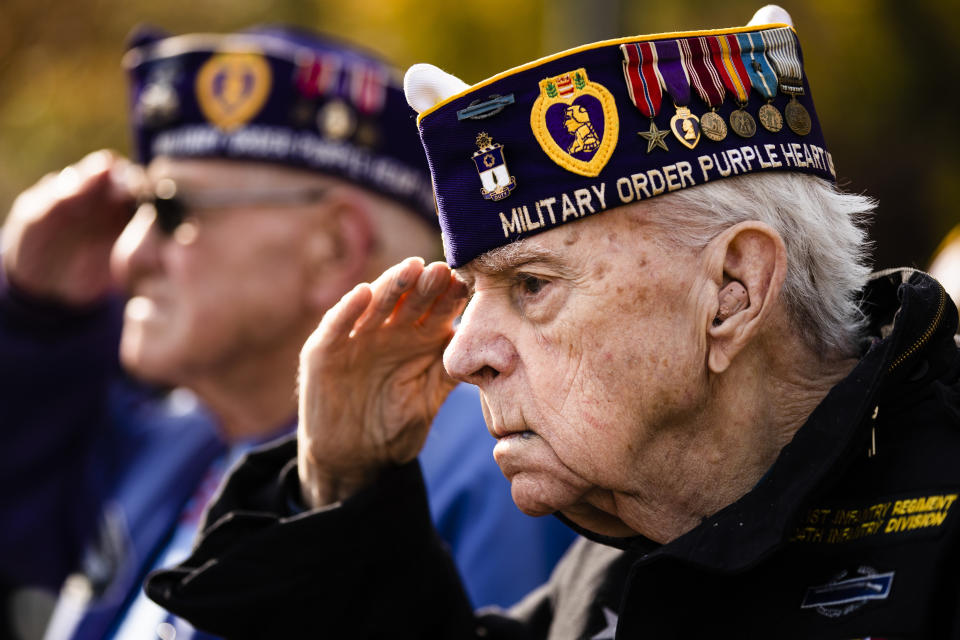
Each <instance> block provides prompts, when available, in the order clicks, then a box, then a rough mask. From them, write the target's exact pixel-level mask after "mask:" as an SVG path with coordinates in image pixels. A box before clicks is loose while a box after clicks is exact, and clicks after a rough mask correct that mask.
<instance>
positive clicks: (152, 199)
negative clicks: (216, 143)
mask: <svg viewBox="0 0 960 640" xmlns="http://www.w3.org/2000/svg"><path fill="white" fill-rule="evenodd" d="M328 190H329V189H328V188H319V187H310V188H301V189H260V190H257V191H246V192H245V191H243V190H242V189H214V190H204V191H197V192H195V193H192V194H190V195H189V196H184V195H181V194H180V193H178V187H177V183H176V182H174V181H173V180H172V179H170V178H163V179H161V180H158V181H157V183H156V185H154V187H153V189H152V190H150V191H145V192H143V193H141V194H140V196H139V197H138V198H137V201H136V205H135V209H134V211H136V210H137V209H139V208H140V207H142V206H145V205H146V206H151V207H153V210H154V211H155V212H156V224H157V228H158V229H159V230H160V231H161V232H163V233H164V234H165V235H168V236H170V235H173V232H174V231H176V230H177V227H179V226H180V225H182V224H183V223H184V221H186V219H187V218H188V217H189V214H190V213H191V212H194V211H200V210H203V209H227V208H231V207H275V206H293V205H300V204H309V203H311V202H317V201H319V200H322V199H323V197H324V196H325V195H326V193H327V191H328Z"/></svg>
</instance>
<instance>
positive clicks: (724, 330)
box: [705, 221, 787, 373]
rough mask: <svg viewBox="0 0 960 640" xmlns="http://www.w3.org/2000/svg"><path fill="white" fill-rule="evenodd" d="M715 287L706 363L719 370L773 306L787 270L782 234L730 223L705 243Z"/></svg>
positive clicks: (749, 224)
mask: <svg viewBox="0 0 960 640" xmlns="http://www.w3.org/2000/svg"><path fill="white" fill-rule="evenodd" d="M707 252H708V264H709V265H710V266H709V267H708V268H709V269H710V270H711V273H710V278H711V280H712V283H713V286H714V287H715V289H714V293H713V294H711V296H710V298H709V311H710V312H711V313H709V314H707V316H708V319H707V326H706V327H705V330H706V334H707V366H708V367H709V368H710V371H712V372H713V373H722V372H724V371H726V370H727V368H729V366H730V363H731V362H732V361H733V359H734V358H735V357H736V356H737V354H739V353H740V352H741V351H742V350H743V349H744V347H746V346H747V345H748V344H749V343H750V341H751V340H753V338H754V337H756V336H757V335H758V333H759V332H760V330H761V328H762V327H763V326H764V323H765V322H766V321H767V320H768V319H769V318H770V316H771V314H772V312H773V310H774V309H775V308H776V307H777V305H778V298H779V296H780V290H781V289H782V288H783V281H784V279H785V278H786V275H787V249H786V246H784V244H783V238H781V237H780V234H779V233H777V232H776V231H775V230H774V229H773V228H772V227H770V226H769V225H767V224H764V223H762V222H757V221H749V222H741V223H740V224H737V225H734V226H732V227H730V228H729V229H727V230H726V231H724V232H723V233H721V234H720V235H719V236H717V237H716V238H714V239H713V240H712V241H711V242H710V244H709V245H708V246H707Z"/></svg>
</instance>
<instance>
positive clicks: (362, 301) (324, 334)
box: [303, 282, 373, 353]
mask: <svg viewBox="0 0 960 640" xmlns="http://www.w3.org/2000/svg"><path fill="white" fill-rule="evenodd" d="M372 298H373V292H372V291H371V290H370V285H369V284H367V283H366V282H362V283H360V284H358V285H357V286H355V287H354V288H353V289H352V290H351V291H350V292H349V293H347V294H346V295H345V296H343V297H342V298H341V299H340V301H339V302H337V304H335V305H333V307H331V308H330V309H329V310H328V311H327V313H325V314H324V316H323V320H322V321H321V322H320V326H319V327H318V329H317V330H316V331H315V332H314V333H313V335H311V336H310V339H309V340H307V343H306V344H305V345H304V349H303V350H304V353H308V352H310V351H312V350H313V349H315V348H316V349H327V348H329V347H331V346H332V345H335V344H337V343H342V342H343V341H344V340H346V339H347V338H349V336H350V332H351V331H353V327H354V325H355V324H356V322H357V320H358V319H359V318H360V316H362V315H363V312H364V311H366V310H367V307H368V306H369V304H370V300H371V299H372Z"/></svg>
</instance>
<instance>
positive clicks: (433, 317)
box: [420, 264, 467, 333]
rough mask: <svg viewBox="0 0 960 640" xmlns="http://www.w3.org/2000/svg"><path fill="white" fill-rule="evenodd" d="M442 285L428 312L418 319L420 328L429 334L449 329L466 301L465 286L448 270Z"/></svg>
mask: <svg viewBox="0 0 960 640" xmlns="http://www.w3.org/2000/svg"><path fill="white" fill-rule="evenodd" d="M431 266H432V265H431ZM443 266H444V267H446V266H447V265H446V264H443ZM443 285H444V286H445V288H444V289H443V290H442V292H441V293H440V294H439V295H438V296H437V297H436V298H435V299H434V301H433V306H432V307H431V308H430V312H429V313H428V314H427V315H425V316H423V317H421V318H420V324H421V326H422V327H423V328H424V329H425V330H426V331H427V332H429V333H432V332H434V331H436V330H438V329H442V328H449V327H450V326H451V322H452V321H453V319H454V318H455V317H456V316H458V315H460V313H461V312H462V311H463V306H464V304H465V303H466V300H467V285H465V284H464V283H463V281H462V280H460V279H459V278H457V277H456V276H455V275H453V274H452V273H451V272H450V270H449V268H447V269H446V272H445V278H444V281H443Z"/></svg>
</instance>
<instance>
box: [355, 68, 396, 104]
mask: <svg viewBox="0 0 960 640" xmlns="http://www.w3.org/2000/svg"><path fill="white" fill-rule="evenodd" d="M386 83H387V78H386V76H385V74H384V73H383V71H382V70H381V69H379V68H377V67H373V66H368V65H355V66H354V67H353V68H352V69H351V70H350V99H351V101H352V102H353V104H354V105H355V106H356V107H357V109H358V110H359V111H360V112H361V113H377V112H379V111H380V110H381V109H383V104H384V102H385V101H386V97H387V87H386Z"/></svg>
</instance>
